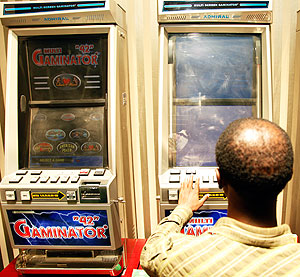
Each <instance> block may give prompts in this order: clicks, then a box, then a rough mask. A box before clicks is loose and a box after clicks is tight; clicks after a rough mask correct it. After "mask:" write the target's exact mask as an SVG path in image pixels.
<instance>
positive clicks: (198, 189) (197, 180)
mask: <svg viewBox="0 0 300 277" xmlns="http://www.w3.org/2000/svg"><path fill="white" fill-rule="evenodd" d="M199 184H200V178H197V179H196V183H195V189H196V193H197V195H199V191H200V187H199Z"/></svg>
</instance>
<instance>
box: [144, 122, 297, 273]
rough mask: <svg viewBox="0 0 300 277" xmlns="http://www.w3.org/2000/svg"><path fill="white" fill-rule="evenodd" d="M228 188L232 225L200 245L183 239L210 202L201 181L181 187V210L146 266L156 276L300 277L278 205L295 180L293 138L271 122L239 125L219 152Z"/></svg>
mask: <svg viewBox="0 0 300 277" xmlns="http://www.w3.org/2000/svg"><path fill="white" fill-rule="evenodd" d="M216 160H217V165H218V167H219V169H217V170H216V174H217V179H218V183H219V186H220V188H223V190H224V192H225V194H226V196H227V199H228V217H223V218H220V219H219V220H218V221H217V223H216V224H215V226H214V227H212V228H211V229H210V230H209V231H207V232H205V233H204V234H202V235H201V236H199V237H194V236H187V235H184V234H181V233H180V230H181V229H182V227H183V226H184V225H185V224H186V223H187V222H188V221H189V219H190V218H191V217H192V214H193V211H196V210H197V209H199V208H200V207H201V206H202V205H203V203H204V202H205V201H206V200H207V198H208V195H205V196H204V197H203V198H202V199H201V200H199V198H198V195H199V180H197V182H196V185H195V187H194V188H193V180H192V178H190V179H189V180H186V181H184V182H183V183H182V184H181V189H180V195H179V205H178V206H177V207H176V208H175V209H174V211H173V212H172V214H171V215H170V216H168V217H166V218H164V219H163V220H162V221H161V222H160V223H159V225H158V227H157V230H156V231H155V232H154V233H153V234H152V235H151V236H150V238H149V239H148V241H147V243H146V245H145V246H144V249H143V251H142V254H141V265H142V267H143V268H144V269H145V271H146V272H147V273H148V274H150V275H152V276H239V277H240V276H286V275H288V276H300V245H299V244H298V243H297V236H296V235H294V234H292V233H291V231H290V228H289V226H288V225H286V224H284V225H280V226H278V225H277V221H276V199H277V195H278V194H279V193H280V191H281V190H282V189H283V188H284V187H285V185H286V184H287V182H288V181H289V180H290V179H291V177H292V174H293V150H292V145H291V142H290V139H289V137H288V135H287V134H286V133H285V132H284V131H283V130H282V129H281V128H280V127H278V126H277V125H275V124H274V123H271V122H269V121H267V120H263V119H254V118H247V119H240V120H236V121H234V122H233V123H231V124H230V125H229V126H228V127H227V128H226V130H225V131H224V132H223V133H222V134H221V136H220V138H219V140H218V142H217V145H216Z"/></svg>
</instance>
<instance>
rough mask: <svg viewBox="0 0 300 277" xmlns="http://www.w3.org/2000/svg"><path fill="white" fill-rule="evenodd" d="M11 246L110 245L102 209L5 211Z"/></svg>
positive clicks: (105, 213)
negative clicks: (11, 240)
mask: <svg viewBox="0 0 300 277" xmlns="http://www.w3.org/2000/svg"><path fill="white" fill-rule="evenodd" d="M7 215H8V220H9V224H10V228H11V231H12V235H13V239H14V243H15V245H27V246H30V245H31V246H37V245H41V246H66V247H67V246H110V245H111V242H110V235H109V227H108V218H107V211H106V210H93V211H90V210H88V211H82V210H81V211H78V210H53V211H52V210H51V211H50V210H34V211H32V210H31V211H24V210H22V211H17V210H7Z"/></svg>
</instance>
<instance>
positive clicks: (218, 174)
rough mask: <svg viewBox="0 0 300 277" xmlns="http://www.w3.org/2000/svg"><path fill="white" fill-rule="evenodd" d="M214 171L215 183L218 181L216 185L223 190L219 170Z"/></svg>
mask: <svg viewBox="0 0 300 277" xmlns="http://www.w3.org/2000/svg"><path fill="white" fill-rule="evenodd" d="M215 171H216V177H217V181H218V184H219V189H222V188H223V181H222V179H221V174H220V170H219V168H216V169H215Z"/></svg>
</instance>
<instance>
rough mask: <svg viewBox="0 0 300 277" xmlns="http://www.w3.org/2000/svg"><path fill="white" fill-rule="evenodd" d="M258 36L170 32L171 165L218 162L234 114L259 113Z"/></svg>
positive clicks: (237, 115)
mask: <svg viewBox="0 0 300 277" xmlns="http://www.w3.org/2000/svg"><path fill="white" fill-rule="evenodd" d="M260 48H261V47H260V36H259V35H248V34H221V33H215V34H212V33H209V34H207V33H188V34H170V35H169V71H170V73H169V75H170V76H172V77H171V82H170V83H172V85H170V93H169V100H170V108H169V166H170V167H187V166H216V161H215V144H216V142H217V139H218V137H219V135H220V134H221V132H222V131H223V130H224V129H225V128H226V127H227V125H228V124H229V123H230V122H232V121H233V120H235V119H239V118H244V117H252V116H253V117H256V116H258V114H259V112H260V111H259V109H258V107H259V105H258V103H257V99H258V97H257V96H258V95H259V94H260V79H261V77H260V75H261V73H260V59H261V58H260V57H261V49H260Z"/></svg>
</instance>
